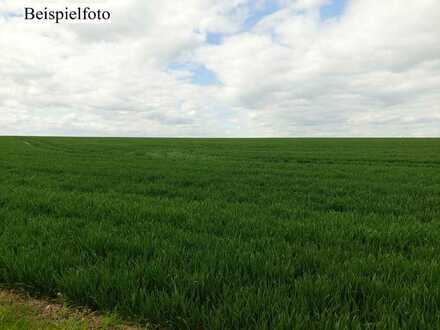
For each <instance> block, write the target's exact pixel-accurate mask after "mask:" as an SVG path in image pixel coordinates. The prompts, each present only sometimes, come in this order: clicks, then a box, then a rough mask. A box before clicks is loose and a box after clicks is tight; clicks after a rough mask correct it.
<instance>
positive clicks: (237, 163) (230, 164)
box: [0, 137, 440, 329]
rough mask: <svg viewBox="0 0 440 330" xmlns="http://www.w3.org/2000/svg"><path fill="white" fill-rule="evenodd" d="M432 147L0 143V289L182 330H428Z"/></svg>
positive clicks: (438, 274)
mask: <svg viewBox="0 0 440 330" xmlns="http://www.w3.org/2000/svg"><path fill="white" fill-rule="evenodd" d="M439 242H440V140H439V139H249V140H246V139H229V140H228V139H116V138H112V139H98V138H84V139H80V138H29V137H2V138H0V284H1V285H3V286H7V287H11V288H19V289H25V290H26V291H27V292H29V293H31V294H32V295H35V296H57V295H62V296H63V297H64V298H65V299H66V300H67V301H69V302H70V303H71V304H74V305H77V306H86V307H88V308H92V309H94V310H98V311H103V312H116V313H117V314H118V315H121V316H122V317H124V318H125V319H127V320H134V321H136V322H139V323H142V324H155V325H157V326H161V327H168V328H182V329H186V328H190V329H195V328H199V329H224V328H226V329H273V328H278V329H314V328H318V329H323V328H326V329H335V328H340V329H344V328H395V329H398V328H412V329H415V328H423V329H428V328H438V327H440V313H438V311H439V310H440V258H439V255H440V243H439Z"/></svg>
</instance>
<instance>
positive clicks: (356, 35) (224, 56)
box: [0, 0, 440, 136]
mask: <svg viewBox="0 0 440 330" xmlns="http://www.w3.org/2000/svg"><path fill="white" fill-rule="evenodd" d="M78 3H79V2H73V1H70V2H66V1H58V0H53V1H51V2H47V1H40V0H37V1H34V2H32V6H33V7H38V6H49V5H53V6H66V5H69V6H71V7H72V6H74V5H77V4H78ZM81 3H84V1H82V2H81ZM270 3H273V4H276V6H272V7H273V8H275V9H274V10H271V11H267V12H266V13H265V15H263V16H262V17H260V18H259V19H258V20H256V21H255V22H256V23H255V24H254V25H252V26H248V25H247V24H246V22H247V21H248V20H249V17H255V15H256V13H257V12H260V11H259V10H261V8H268V5H269V4H270ZM328 3H329V1H325V0H324V1H323V0H297V1H293V0H273V1H269V0H260V1H258V2H255V1H250V0H229V1H224V0H222V1H220V0H188V1H185V2H176V1H168V0H161V1H156V0H152V1H141V0H128V1H124V2H121V1H115V0H107V1H105V0H103V1H100V2H94V6H96V7H101V8H108V9H110V10H111V11H112V13H113V16H112V20H111V23H107V24H106V23H103V24H83V23H82V24H81V23H74V24H72V23H71V24H65V23H63V24H53V23H42V22H30V21H24V20H23V18H22V17H19V16H17V15H20V13H22V10H23V7H24V5H25V3H23V2H21V1H17V0H3V1H1V0H0V49H1V50H2V51H1V52H0V118H1V119H0V134H36V135H37V134H38V135H40V134H42V135H54V134H56V135H64V134H68V135H104V136H107V135H129V136H333V135H334V136H400V135H408V136H439V135H440V92H439V90H440V88H439V87H440V44H439V43H438V40H439V38H440V3H439V2H438V1H436V0H420V1H413V2H408V3H405V5H402V2H401V1H399V0H352V1H349V2H348V6H347V8H346V10H345V12H344V13H340V15H339V17H338V18H337V19H330V20H325V21H323V20H322V19H321V18H320V16H319V8H320V7H321V6H322V5H325V4H328ZM94 6H91V7H94ZM272 7H271V8H272ZM209 34H216V35H218V36H221V38H220V39H221V42H217V43H215V44H211V43H209V40H208V39H209V38H208V36H209ZM200 68H203V70H201V69H200ZM198 75H205V76H211V75H212V77H215V79H214V78H211V80H212V83H209V84H205V83H201V82H203V79H205V78H206V77H202V76H200V77H198Z"/></svg>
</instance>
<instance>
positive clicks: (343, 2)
mask: <svg viewBox="0 0 440 330" xmlns="http://www.w3.org/2000/svg"><path fill="white" fill-rule="evenodd" d="M347 2H348V0H334V1H332V3H330V4H329V5H326V6H322V7H321V10H320V14H321V19H329V18H335V17H338V16H340V15H342V14H343V13H344V10H345V7H346V6H347Z"/></svg>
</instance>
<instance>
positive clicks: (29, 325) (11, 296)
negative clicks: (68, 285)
mask: <svg viewBox="0 0 440 330" xmlns="http://www.w3.org/2000/svg"><path fill="white" fill-rule="evenodd" d="M3 329H5V330H6V329H8V330H12V329H17V330H21V329H29V330H34V329H35V330H37V329H38V330H40V329H69V330H79V329H81V330H84V329H96V330H98V329H103V330H111V329H115V330H116V329H118V330H138V329H148V328H141V327H137V326H133V325H128V324H124V323H122V322H121V321H119V320H117V318H116V317H115V316H112V315H107V316H105V315H98V314H96V313H92V312H90V311H87V310H79V309H73V308H68V307H66V306H63V305H62V304H59V303H56V302H51V301H49V300H45V299H34V298H31V297H28V296H26V295H23V294H19V293H17V292H13V291H9V290H0V330H3Z"/></svg>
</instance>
